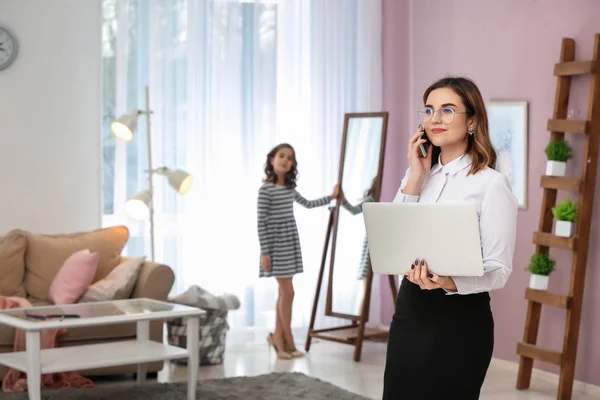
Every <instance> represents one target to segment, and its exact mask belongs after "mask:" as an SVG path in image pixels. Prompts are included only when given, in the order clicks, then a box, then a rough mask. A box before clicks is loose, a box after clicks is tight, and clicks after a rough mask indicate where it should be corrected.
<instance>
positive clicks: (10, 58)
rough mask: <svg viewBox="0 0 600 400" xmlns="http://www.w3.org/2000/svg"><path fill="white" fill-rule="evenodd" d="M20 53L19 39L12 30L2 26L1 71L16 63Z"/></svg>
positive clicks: (0, 42)
mask: <svg viewBox="0 0 600 400" xmlns="http://www.w3.org/2000/svg"><path fill="white" fill-rule="evenodd" d="M18 51H19V44H18V42H17V37H16V36H15V35H14V34H13V33H12V32H11V30H10V29H8V28H7V27H5V26H3V25H1V24H0V71H2V70H3V69H6V68H8V67H10V66H11V65H12V63H13V62H15V59H16V58H17V53H18Z"/></svg>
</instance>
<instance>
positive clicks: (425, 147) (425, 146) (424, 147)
mask: <svg viewBox="0 0 600 400" xmlns="http://www.w3.org/2000/svg"><path fill="white" fill-rule="evenodd" d="M421 130H422V131H423V134H422V135H421V139H426V140H427V141H426V142H425V143H421V144H420V145H419V148H420V150H421V157H423V158H426V157H427V150H429V146H430V145H431V142H430V141H429V138H428V137H427V134H426V133H425V128H422V129H421Z"/></svg>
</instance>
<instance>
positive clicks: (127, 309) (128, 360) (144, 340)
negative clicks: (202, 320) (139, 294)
mask: <svg viewBox="0 0 600 400" xmlns="http://www.w3.org/2000/svg"><path fill="white" fill-rule="evenodd" d="M27 313H33V314H37V315H50V314H77V315H79V316H80V317H79V318H64V319H62V320H61V319H60V318H51V319H45V320H40V319H35V318H31V317H27V315H26V314H27ZM203 313H204V311H203V310H201V309H199V308H194V307H188V306H184V305H178V304H172V303H166V302H162V301H156V300H151V299H129V300H117V301H107V302H97V303H82V304H71V305H64V306H48V307H35V308H32V309H22V308H21V309H10V310H1V311H0V324H5V325H9V326H11V327H13V328H19V329H22V330H24V331H25V338H26V351H22V352H15V353H3V354H0V364H2V365H6V366H8V367H10V368H14V369H16V370H19V371H23V372H25V373H27V386H28V391H29V398H30V399H31V400H40V398H41V375H42V374H48V373H54V372H66V371H80V370H84V369H90V368H103V367H111V366H118V365H129V364H137V383H138V384H142V383H143V382H144V381H145V379H146V372H147V363H150V362H153V361H165V360H171V359H176V358H188V365H187V368H188V399H189V400H192V399H196V383H197V375H198V362H199V360H198V330H199V326H198V325H199V316H200V315H201V314H203ZM180 317H183V318H188V323H187V335H188V336H187V349H182V348H179V347H174V346H170V345H167V344H163V343H158V342H154V341H151V340H149V337H150V321H151V320H165V319H171V318H180ZM130 322H136V323H137V338H136V340H127V341H119V342H111V343H101V344H90V345H82V346H73V347H57V348H54V349H46V350H40V332H41V331H43V330H47V329H59V328H66V329H69V328H78V327H83V326H96V325H111V324H124V323H130Z"/></svg>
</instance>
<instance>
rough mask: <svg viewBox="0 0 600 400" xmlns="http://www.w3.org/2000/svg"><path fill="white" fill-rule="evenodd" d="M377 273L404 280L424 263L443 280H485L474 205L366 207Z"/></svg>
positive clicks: (370, 241) (372, 205)
mask: <svg viewBox="0 0 600 400" xmlns="http://www.w3.org/2000/svg"><path fill="white" fill-rule="evenodd" d="M362 207H363V218H364V221H365V228H366V233H367V241H368V244H369V253H370V256H371V264H372V268H373V272H374V273H376V274H383V275H404V274H406V273H407V272H409V271H410V269H411V268H410V267H411V264H413V263H414V261H415V259H417V258H418V259H421V258H423V259H425V260H426V261H427V264H428V266H429V270H430V271H432V272H434V273H436V274H438V275H440V276H482V275H483V273H484V270H483V260H482V255H481V238H480V235H479V218H478V216H477V209H476V208H475V205H474V204H438V203H436V204H426V203H364V204H363V206H362Z"/></svg>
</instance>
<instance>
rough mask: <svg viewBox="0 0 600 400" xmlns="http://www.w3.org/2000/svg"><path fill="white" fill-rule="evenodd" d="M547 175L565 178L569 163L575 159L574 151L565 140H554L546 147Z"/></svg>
mask: <svg viewBox="0 0 600 400" xmlns="http://www.w3.org/2000/svg"><path fill="white" fill-rule="evenodd" d="M546 157H547V158H548V162H547V164H546V175H552V176H565V172H566V171H567V161H569V160H570V159H571V158H573V149H572V148H571V145H570V144H569V142H567V141H566V140H564V139H560V140H556V139H552V140H551V141H550V143H548V146H546Z"/></svg>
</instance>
